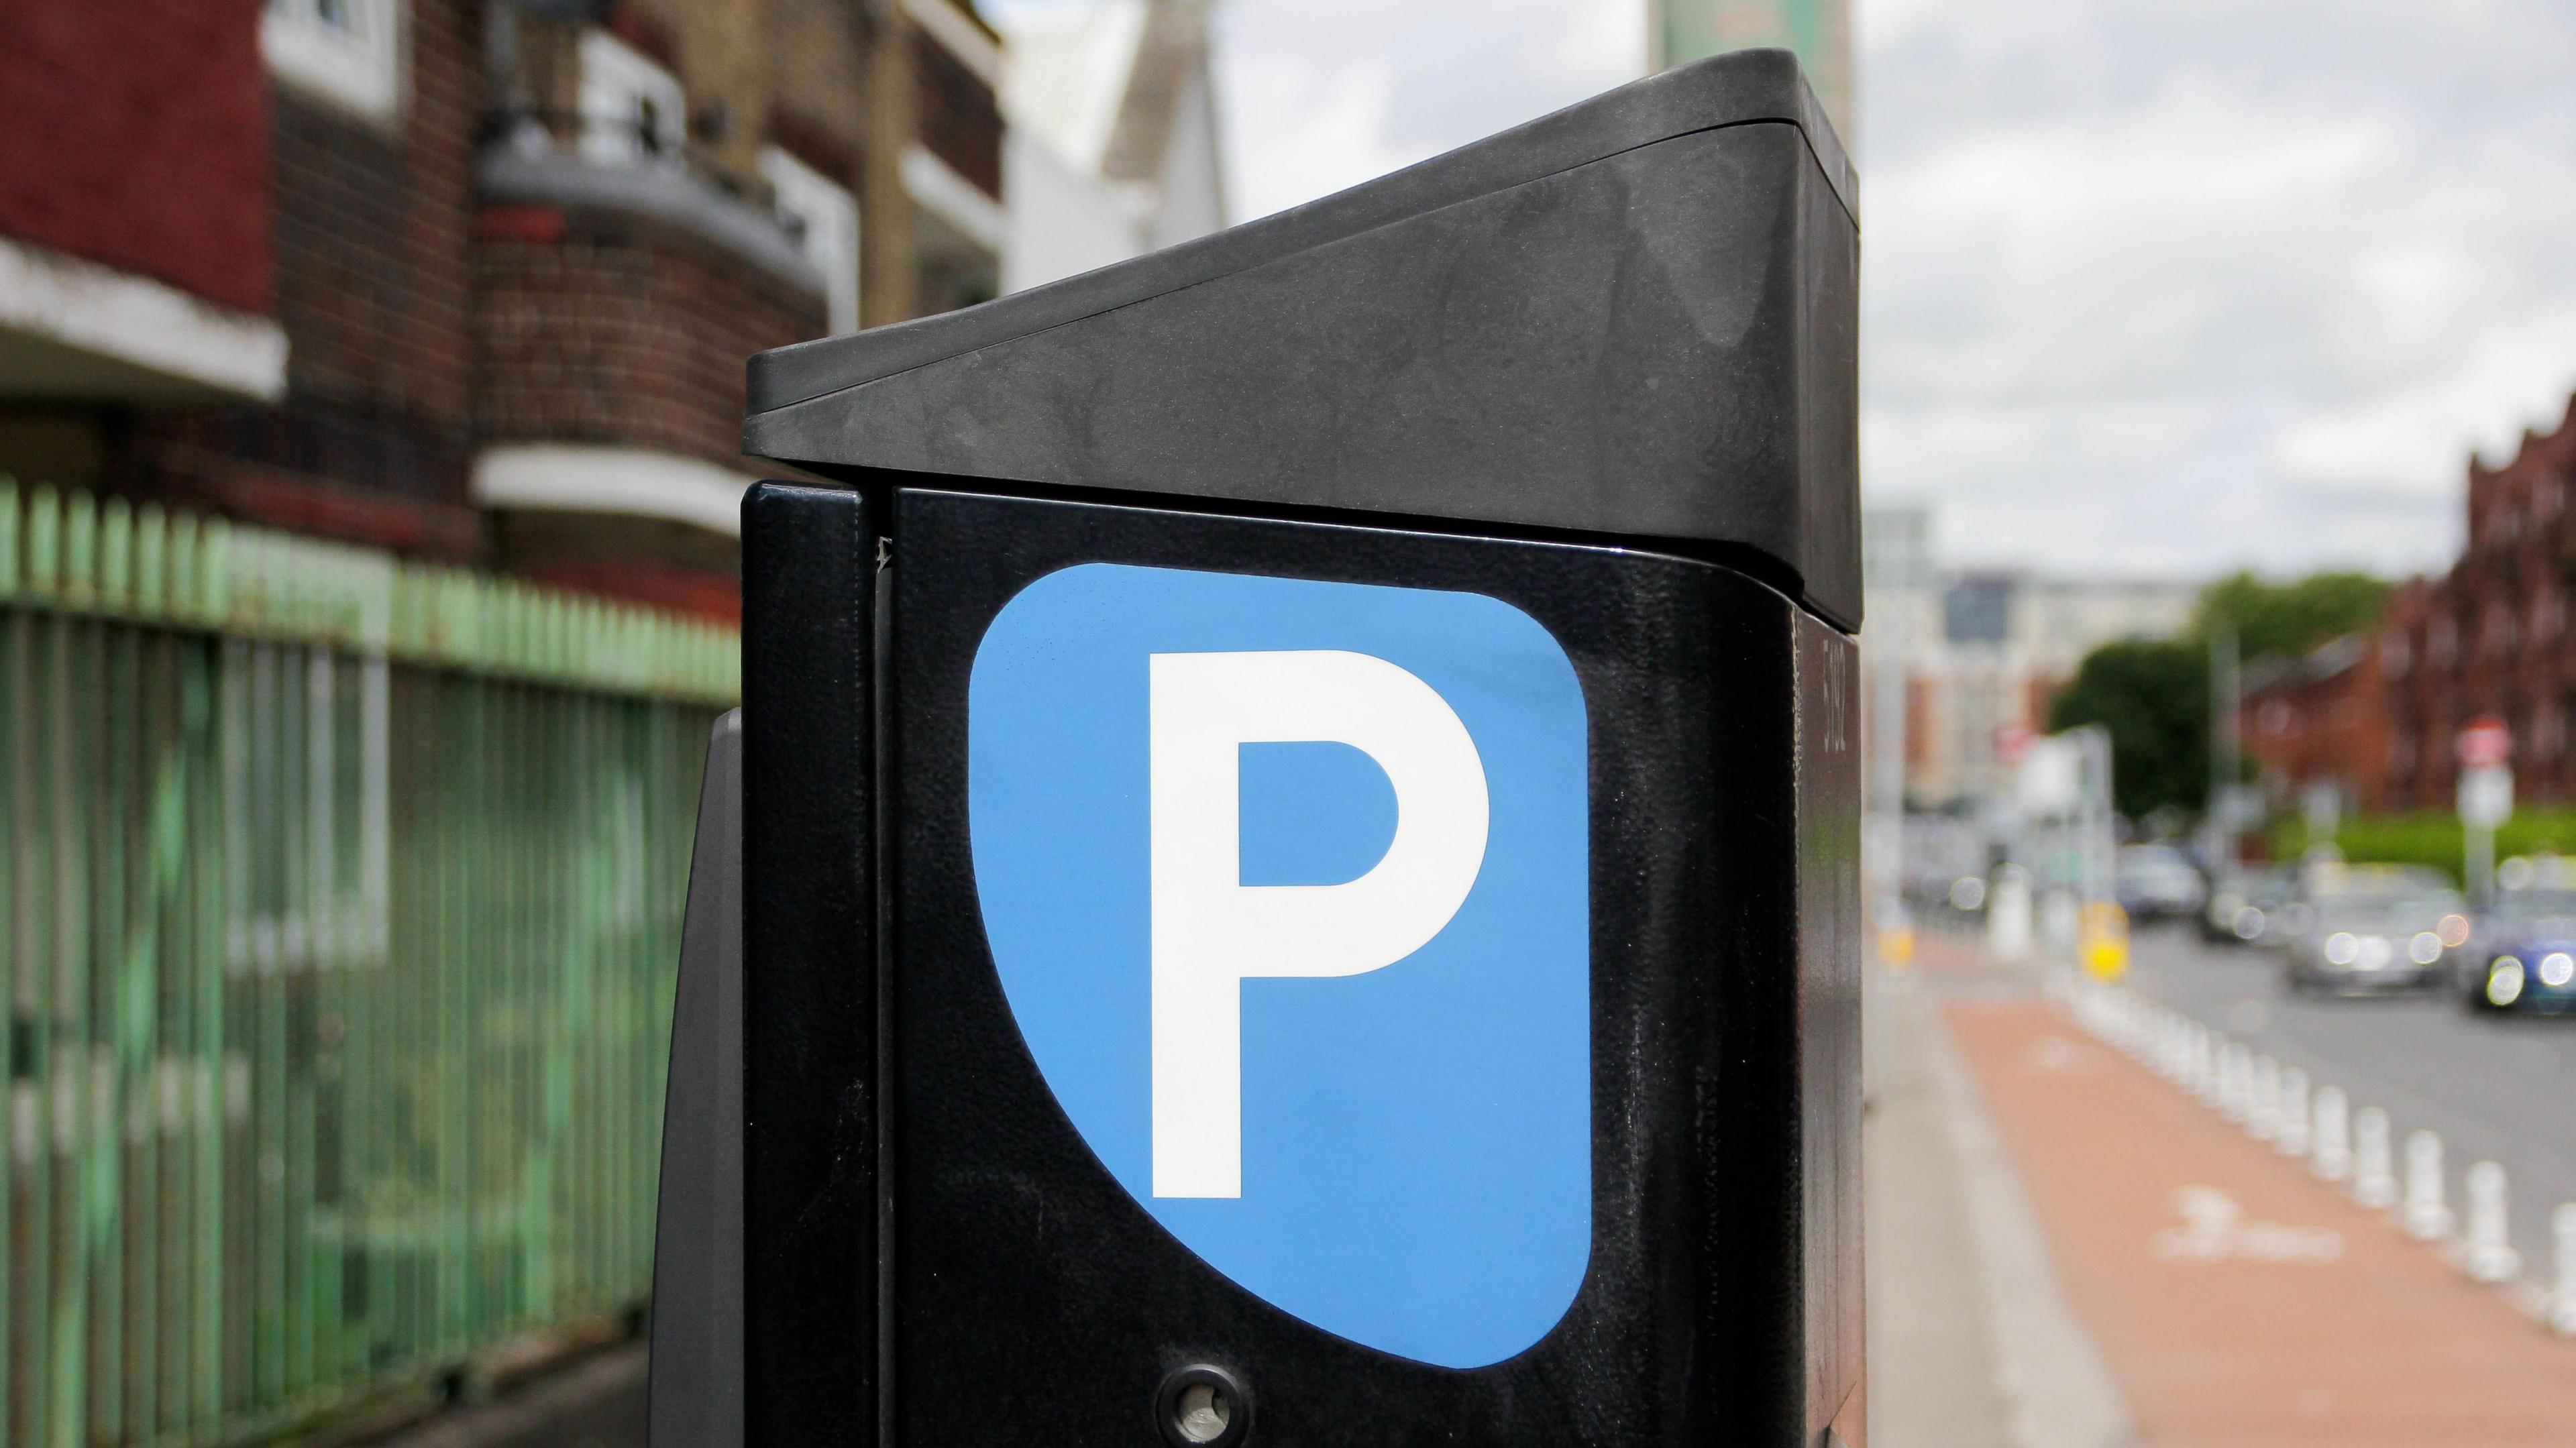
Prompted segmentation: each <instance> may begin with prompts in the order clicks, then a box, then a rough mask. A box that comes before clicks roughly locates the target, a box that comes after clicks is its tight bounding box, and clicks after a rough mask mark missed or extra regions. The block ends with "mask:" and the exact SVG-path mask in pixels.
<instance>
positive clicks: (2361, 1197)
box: [2352, 1106, 2397, 1212]
mask: <svg viewBox="0 0 2576 1448" xmlns="http://www.w3.org/2000/svg"><path fill="white" fill-rule="evenodd" d="M2393 1165H2394V1163H2393V1162H2392V1161H2391V1159H2390V1157H2389V1152H2388V1113H2387V1112H2385V1111H2382V1110H2380V1109H2379V1108H2378V1107H2376V1106H2365V1107H2363V1108H2361V1109H2360V1110H2359V1111H2356V1112H2354V1113H2353V1116H2352V1199H2353V1200H2354V1201H2356V1202H2359V1203H2360V1204H2361V1205H2363V1206H2365V1207H2368V1208H2370V1209H2371V1210H2372V1211H2374V1212H2379V1211H2386V1210H2387V1209H2388V1208H2390V1207H2392V1206H2395V1205H2396V1204H2397V1173H2396V1172H2395V1171H2394V1170H2392V1169H2391V1168H2392V1167H2393Z"/></svg>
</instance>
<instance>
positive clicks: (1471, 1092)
mask: <svg viewBox="0 0 2576 1448" xmlns="http://www.w3.org/2000/svg"><path fill="white" fill-rule="evenodd" d="M967 721H968V745H967V782H966V787H967V795H968V801H969V809H970V819H971V834H972V840H973V848H974V869H975V886H976V896H977V898H978V900H979V901H980V903H981V905H982V914H983V920H984V929H985V933H986V935H987V936H988V937H989V938H990V940H991V942H992V948H993V959H994V964H995V966H996V968H997V969H998V970H999V972H1000V975H1001V981H1002V986H1003V989H1004V991H1005V993H1006V994H1007V996H1008V998H1009V1001H1010V1007H1011V1014H1012V1016H1013V1018H1014V1020H1015V1021H1016V1023H1017V1025H1018V1027H1019V1031H1020V1034H1021V1035H1022V1036H1023V1037H1024V1038H1025V1039H1026V1040H1027V1042H1028V1047H1029V1050H1030V1052H1031V1054H1032V1055H1033V1056H1034V1057H1035V1058H1036V1061H1037V1065H1038V1067H1039V1069H1040V1071H1041V1072H1042V1073H1043V1074H1044V1075H1045V1077H1046V1081H1047V1085H1048V1087H1049V1088H1050V1089H1051V1090H1052V1091H1053V1093H1054V1096H1055V1099H1056V1101H1057V1103H1058V1104H1059V1105H1061V1106H1062V1107H1063V1108H1064V1111H1065V1114H1066V1115H1067V1116H1068V1117H1070V1118H1071V1120H1072V1122H1073V1125H1074V1127H1075V1129H1076V1130H1078V1131H1079V1132H1080V1133H1081V1134H1082V1137H1083V1140H1084V1142H1085V1143H1086V1144H1087V1145H1088V1146H1089V1147H1090V1148H1091V1150H1092V1151H1093V1153H1094V1154H1096V1155H1097V1156H1098V1157H1099V1158H1100V1160H1101V1163H1102V1164H1103V1165H1104V1166H1106V1167H1107V1168H1108V1170H1109V1173H1110V1175H1112V1176H1113V1177H1115V1178H1117V1180H1118V1182H1119V1184H1120V1185H1121V1186H1123V1187H1125V1188H1126V1190H1127V1192H1128V1194H1129V1195H1130V1196H1132V1197H1133V1198H1135V1200H1136V1202H1137V1203H1138V1204H1139V1205H1140V1206H1142V1207H1143V1208H1144V1209H1145V1210H1146V1211H1147V1212H1148V1213H1150V1214H1151V1215H1152V1216H1153V1217H1154V1219H1155V1220H1156V1221H1157V1222H1159V1223H1161V1224H1162V1226H1163V1228H1164V1229H1165V1230H1167V1231H1169V1232H1170V1233H1171V1234H1172V1235H1173V1236H1175V1237H1177V1238H1179V1239H1180V1240H1181V1241H1182V1242H1183V1243H1184V1244H1186V1245H1187V1246H1188V1247H1189V1248H1190V1249H1191V1250H1192V1251H1194V1252H1196V1253H1197V1254H1198V1255H1199V1256H1200V1257H1201V1258H1203V1259H1204V1260H1206V1261H1207V1263H1208V1264H1209V1265H1210V1266H1212V1267H1214V1268H1216V1269H1217V1270H1218V1271H1220V1272H1222V1273H1224V1274H1225V1275H1226V1276H1228V1277H1230V1278H1232V1279H1233V1280H1234V1281H1235V1282H1237V1283H1238V1284H1240V1285H1242V1286H1243V1287H1245V1288H1246V1289H1248V1290H1250V1291H1251V1292H1253V1293H1254V1294H1256V1295H1258V1296H1259V1297H1261V1298H1263V1299H1264V1300H1266V1301H1268V1302H1270V1303H1271V1304H1273V1305H1275V1306H1277V1307H1279V1308H1281V1309H1282V1310H1284V1311H1287V1312H1290V1313H1293V1314H1294V1315H1296V1316H1298V1317H1300V1318H1303V1319H1305V1320H1306V1321H1308V1322H1311V1323H1313V1324H1315V1325H1316V1326H1318V1327H1321V1328H1324V1329H1325V1330H1327V1331H1330V1332H1333V1333H1335V1334H1338V1335H1339V1336H1341V1337H1344V1338H1348V1339H1350V1340H1352V1341H1354V1342H1360V1343H1366V1344H1367V1345H1369V1346H1371V1347H1375V1348H1380V1349H1383V1350H1384V1351H1387V1352H1391V1353H1396V1354H1398V1355H1401V1356H1404V1357H1409V1358H1414V1359H1417V1360H1420V1361H1423V1362H1429V1363H1436V1364H1439V1365H1440V1366H1443V1367H1451V1368H1470V1367H1480V1366H1483V1365H1484V1364H1486V1363H1491V1362H1498V1361H1500V1360H1502V1359H1504V1358H1507V1357H1510V1356H1512V1355H1513V1354H1515V1353H1518V1352H1520V1351H1522V1350H1523V1349H1525V1348H1527V1347H1529V1346H1530V1344H1532V1343H1534V1342H1536V1341H1538V1339H1539V1338H1540V1337H1541V1336H1543V1335H1544V1334H1545V1333H1546V1332H1547V1330H1548V1329H1549V1328H1551V1327H1553V1326H1554V1325H1555V1324H1556V1322H1557V1320H1558V1319H1559V1318H1561V1317H1562V1316H1564V1314H1565V1309H1566V1308H1567V1307H1568V1306H1569V1305H1570V1304H1571V1303H1572V1302H1573V1300H1574V1294H1575V1289H1576V1287H1577V1286H1578V1285H1580V1283H1581V1281H1582V1278H1583V1268H1584V1263H1585V1260H1586V1258H1587V1257H1588V1256H1589V1254H1590V1251H1591V1243H1592V1235H1591V1233H1592V1201H1591V1195H1592V1194H1591V1185H1592V1183H1591V1151H1592V1138H1591V1118H1590V1111H1591V1062H1592V1053H1591V1042H1590V1040H1589V1037H1588V1033H1587V1031H1586V1027H1585V1023H1586V1021H1588V1020H1589V1018H1590V1004H1589V1002H1590V965H1591V948H1590V942H1589V939H1588V936H1587V920H1588V902H1587V895H1588V880H1587V877H1586V873H1585V868H1586V859H1587V855H1588V850H1587V788H1586V781H1585V773H1584V740H1585V735H1586V726H1585V719H1584V710H1583V691H1582V688H1581V686H1580V685H1579V684H1578V683H1577V682H1576V680H1575V674H1574V666H1573V665H1572V663H1571V662H1569V661H1568V659H1567V658H1566V655H1565V650H1564V649H1563V648H1562V647H1561V646H1560V645H1559V644H1558V643H1557V642H1556V640H1555V639H1554V638H1552V637H1551V636H1550V635H1549V634H1548V632H1547V630H1546V629H1544V628H1542V627H1541V626H1540V625H1539V624H1538V623H1537V622H1536V621H1535V620H1533V619H1532V618H1531V617H1530V616H1529V615H1528V614H1526V613H1524V612H1522V611H1521V610H1519V609H1517V608H1514V607H1512V606H1511V605H1509V604H1506V603H1503V602H1501V601H1500V600H1497V599H1494V598H1489V597H1484V596H1481V595H1477V594H1472V593H1454V592H1446V591H1439V590H1430V589H1419V588H1390V587H1383V586H1376V585H1370V584H1358V583H1334V582H1320V581H1315V580H1310V579H1296V578H1276V577H1257V576H1249V575H1244V574H1231V573H1209V572H1199V571H1192V570H1185V569H1173V568H1140V567H1132V566H1125V565H1117V564H1106V563H1094V564H1085V565H1080V566H1077V567H1074V568H1070V569H1066V570H1063V571H1061V572H1057V573H1053V574H1050V575H1048V576H1047V577H1045V578H1042V579H1040V580H1038V581H1037V582H1036V583H1034V584H1031V585H1030V586H1029V587H1028V588H1027V589H1025V590H1024V591H1022V592H1021V593H1020V594H1019V595H1018V596H1017V597H1015V598H1014V599H1012V600H1011V602H1010V603H1009V605H1008V606H1007V607H1005V608H1004V609H1003V610H1002V612H1001V614H1000V616H999V617H997V618H996V619H995V620H994V621H993V624H992V626H991V628H990V629H989V630H988V631H987V632H986V633H985V635H984V638H983V642H982V644H981V645H980V646H979V648H978V650H977V654H976V658H975V664H974V675H973V686H972V692H971V694H970V695H969V698H968V703H967Z"/></svg>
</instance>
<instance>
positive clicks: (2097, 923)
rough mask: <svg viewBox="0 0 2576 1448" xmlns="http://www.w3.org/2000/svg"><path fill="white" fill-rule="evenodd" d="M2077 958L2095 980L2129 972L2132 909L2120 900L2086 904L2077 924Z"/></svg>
mask: <svg viewBox="0 0 2576 1448" xmlns="http://www.w3.org/2000/svg"><path fill="white" fill-rule="evenodd" d="M2076 958H2077V959H2078V960H2081V961H2082V962H2083V963H2084V969H2085V972H2086V973H2087V974H2089V975H2091V976H2092V977H2093V978H2094V979H2095V980H2101V981H2113V980H2118V979H2119V978H2120V977H2121V976H2124V975H2126V974H2128V973H2129V913H2128V912H2127V911H2125V910H2122V909H2121V908H2120V903H2119V902H2118V901H2116V900H2094V901H2091V902H2088V903H2087V904H2086V905H2085V907H2084V913H2083V915H2082V916H2081V918H2080V919H2079V921H2078V923H2077V927H2076Z"/></svg>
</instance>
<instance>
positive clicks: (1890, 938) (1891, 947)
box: [1878, 921, 1914, 970]
mask: <svg viewBox="0 0 2576 1448" xmlns="http://www.w3.org/2000/svg"><path fill="white" fill-rule="evenodd" d="M1878 959H1879V963H1880V964H1881V965H1886V966H1892V967H1895V968H1896V969H1899V970H1902V969H1904V968H1905V967H1907V966H1910V965H1912V964H1913V963H1914V926H1913V923H1912V922H1910V921H1899V922H1897V923H1896V924H1894V925H1883V926H1880V927H1879V931H1878Z"/></svg>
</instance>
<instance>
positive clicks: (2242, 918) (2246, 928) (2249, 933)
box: [2228, 905, 2263, 940]
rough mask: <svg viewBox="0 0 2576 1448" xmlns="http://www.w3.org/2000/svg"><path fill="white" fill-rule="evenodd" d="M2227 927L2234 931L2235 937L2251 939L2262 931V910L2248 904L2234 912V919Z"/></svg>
mask: <svg viewBox="0 0 2576 1448" xmlns="http://www.w3.org/2000/svg"><path fill="white" fill-rule="evenodd" d="M2228 928H2230V929H2232V930H2234V931H2235V932H2236V938H2237V939H2239V940H2252V939H2253V938H2254V937H2256V936H2258V935H2261V934H2262V933H2263V912H2262V911H2260V910H2257V909H2255V908H2254V907H2253V906H2251V905H2248V906H2246V907H2245V908H2244V909H2242V910H2239V911H2237V912H2236V919H2235V920H2234V921H2233V922H2231V924H2230V925H2229V927H2228Z"/></svg>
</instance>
